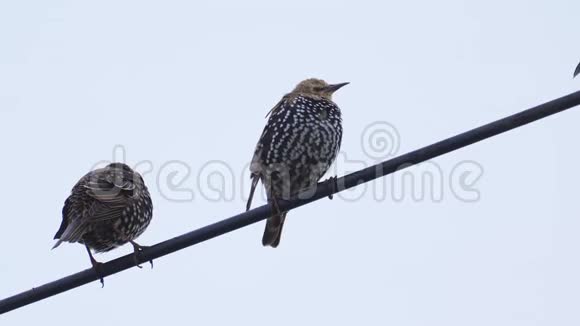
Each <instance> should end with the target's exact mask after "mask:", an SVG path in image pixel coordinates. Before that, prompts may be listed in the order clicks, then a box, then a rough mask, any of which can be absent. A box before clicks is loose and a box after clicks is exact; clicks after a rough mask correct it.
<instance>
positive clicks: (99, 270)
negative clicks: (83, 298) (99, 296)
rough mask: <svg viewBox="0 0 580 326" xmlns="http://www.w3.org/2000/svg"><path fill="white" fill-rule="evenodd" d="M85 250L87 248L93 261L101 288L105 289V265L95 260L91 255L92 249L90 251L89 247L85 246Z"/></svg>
mask: <svg viewBox="0 0 580 326" xmlns="http://www.w3.org/2000/svg"><path fill="white" fill-rule="evenodd" d="M85 248H87V252H88V253H89V258H90V259H91V265H93V270H94V271H95V273H96V274H97V277H98V278H99V280H100V281H101V288H104V287H105V280H104V279H103V278H104V276H103V274H104V272H103V263H99V262H98V261H96V260H95V258H94V257H93V254H92V253H91V249H89V247H88V246H85Z"/></svg>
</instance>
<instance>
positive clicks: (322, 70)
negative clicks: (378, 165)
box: [0, 0, 580, 326]
mask: <svg viewBox="0 0 580 326" xmlns="http://www.w3.org/2000/svg"><path fill="white" fill-rule="evenodd" d="M578 12H580V3H579V2H578V1H572V0H569V1H564V0H561V1H523V0H519V1H507V2H506V1H496V0H493V1H486V2H482V1H479V2H474V1H408V2H400V1H397V2H394V1H392V2H386V1H383V2H379V1H376V2H371V1H358V2H356V3H354V2H346V1H337V0H333V1H319V2H312V1H303V0H295V1H291V2H287V3H286V4H281V3H275V2H272V1H243V2H242V1H239V2H234V1H211V2H210V1H197V2H190V1H165V2H149V1H125V2H122V3H120V2H117V1H99V2H88V1H84V2H82V1H3V2H1V3H0V44H1V50H0V137H1V139H2V140H1V141H0V144H1V151H2V160H0V171H1V178H2V183H1V184H2V187H0V198H1V200H0V202H1V203H2V218H1V219H0V248H2V249H1V252H2V258H1V259H0V275H1V277H0V278H1V282H0V297H6V296H9V295H12V294H15V293H18V292H20V291H24V290H28V289H30V288H32V287H33V286H38V285H41V284H44V283H46V282H49V281H52V280H55V279H57V278H60V277H63V276H66V275H69V274H71V273H74V272H78V271H80V270H82V269H85V268H88V267H90V262H89V259H88V257H87V254H86V252H85V250H84V248H83V247H82V246H81V245H79V244H64V245H62V246H60V247H59V248H58V249H55V250H52V251H51V250H50V248H51V247H52V245H53V244H54V240H52V238H53V236H54V233H55V232H56V230H57V229H58V227H59V224H60V221H61V215H60V214H61V208H62V204H63V202H64V200H65V198H66V197H67V195H68V194H69V192H70V189H71V187H72V186H73V185H74V184H75V182H76V181H77V180H78V179H79V178H80V177H81V176H82V175H83V174H85V173H86V172H88V171H89V170H91V169H93V168H94V167H95V166H97V165H99V164H102V162H103V161H110V160H117V161H120V160H125V161H126V162H127V163H128V164H130V165H131V166H137V167H138V169H139V170H140V171H142V172H143V173H144V177H145V181H146V183H147V184H148V186H149V188H150V191H151V194H152V197H153V201H154V218H153V221H152V223H151V225H150V226H149V229H148V230H147V231H146V232H145V233H144V234H143V235H142V236H141V237H140V238H139V242H140V243H141V244H143V245H148V244H154V243H157V242H160V241H163V240H166V239H168V238H170V237H173V236H176V235H179V234H182V233H185V232H188V231H191V230H194V229H196V228H199V227H202V226H204V225H207V224H209V223H212V222H215V221H218V220H220V219H223V218H226V217H229V216H231V215H234V214H236V213H239V212H241V211H243V209H244V208H245V198H246V196H247V188H249V183H248V174H247V168H248V163H249V161H250V159H251V157H252V152H253V149H254V146H255V144H256V141H257V139H258V137H259V135H260V133H261V131H262V128H263V126H264V124H265V120H264V116H265V114H266V113H267V112H268V111H269V110H270V109H271V108H272V106H273V105H274V104H275V103H276V102H277V101H278V100H279V98H280V97H281V96H282V95H283V94H284V93H286V92H288V91H290V90H291V89H292V88H293V87H294V86H295V84H296V83H297V82H299V81H300V80H302V79H305V78H308V77H319V78H323V79H325V80H327V81H328V82H345V81H348V82H351V84H350V85H348V86H347V87H344V88H343V89H341V90H340V91H339V92H337V94H336V96H335V101H336V102H337V103H338V105H339V106H340V107H341V109H342V112H343V118H344V137H343V143H342V150H341V151H342V153H341V156H340V157H339V159H338V160H337V165H336V169H335V171H337V173H338V174H339V175H342V174H344V173H347V172H349V171H353V170H356V169H359V168H361V167H363V166H365V165H370V164H373V163H375V162H377V161H378V160H382V159H385V158H388V157H390V156H392V155H396V154H402V153H405V152H407V151H410V150H413V149H416V148H419V147H421V146H424V145H428V144H430V143H432V142H435V141H437V140H440V139H442V138H445V137H448V136H451V135H454V134H457V133H459V132H463V131H465V130H468V129H470V128H473V127H476V126H478V125H481V124H484V123H487V122H490V121H493V120H495V119H498V118H501V117H504V116H507V115H509V114H512V113H515V112H518V111H520V110H523V109H526V108H528V107H531V106H534V105H537V104H540V103H543V102H545V101H548V100H551V99H553V98H557V97H560V96H562V95H566V94H568V93H570V92H572V91H575V90H577V89H579V88H580V80H573V79H572V78H571V77H572V72H573V70H574V68H575V67H576V64H577V63H578V61H579V60H580V42H578V31H579V30H580V20H579V19H578ZM579 123H580V110H579V109H573V110H570V111H568V112H564V113H562V114H559V115H556V116H553V117H550V118H548V119H545V120H542V121H540V122H537V123H534V124H532V125H528V126H525V127H523V128H520V129H518V130H516V131H513V132H509V133H507V134H504V135H500V136H498V137H495V138H493V139H491V140H487V141H484V142H482V143H479V144H476V145H473V146H470V147H469V148H466V149H462V150H459V151H456V152H453V153H451V154H448V155H446V156H444V157H440V158H437V159H435V160H433V161H432V162H430V163H428V164H424V165H423V166H421V167H418V168H414V169H411V170H409V171H410V172H412V173H410V174H407V175H408V176H409V177H408V178H403V177H402V176H403V174H399V176H395V177H391V178H387V179H384V180H382V181H380V182H377V183H372V184H369V185H368V186H367V187H366V188H361V189H357V190H354V191H352V192H348V193H346V194H343V195H341V196H339V197H336V198H335V200H334V201H329V200H322V201H319V202H316V203H314V204H312V205H309V206H307V207H303V208H300V209H298V210H296V211H293V212H291V213H290V214H289V215H288V216H289V218H288V220H287V223H286V226H285V227H284V233H283V236H282V242H281V245H280V247H279V248H277V249H270V248H263V247H262V246H261V237H262V231H263V227H264V225H263V223H258V224H256V225H253V226H251V227H247V228H244V229H242V230H239V231H236V232H233V233H231V234H228V235H226V236H223V237H220V238H217V239H214V240H211V241H208V242H205V243H202V244H200V245H198V246H195V247H191V248H188V249H186V250H183V251H180V252H178V253H175V254H172V255H170V256H167V257H163V258H161V259H158V260H157V261H155V267H154V269H152V270H151V269H149V268H148V266H147V265H145V266H144V267H145V268H143V269H137V268H134V269H131V270H128V271H125V272H122V273H120V274H117V275H114V276H112V277H108V278H106V279H105V288H104V289H101V287H100V284H99V283H98V282H94V283H91V284H88V285H85V286H83V287H80V288H77V289H74V290H72V291H69V292H66V293H63V294H60V295H57V296H55V297H52V298H49V299H47V300H43V301H41V302H38V303H35V304H32V305H30V306H27V307H24V308H22V309H19V310H17V311H13V312H10V313H8V314H6V315H4V316H1V317H0V320H1V321H2V325H36V324H39V323H43V324H46V325H49V324H50V325H53V324H54V325H56V324H59V325H79V324H81V325H83V326H92V325H112V324H115V325H159V324H161V323H165V324H183V323H194V324H198V325H225V324H233V323H235V324H240V325H246V324H247V325H254V326H258V325H278V326H280V325H297V324H307V325H308V324H331V325H353V324H355V323H356V324H363V325H445V326H450V325H462V326H463V325H510V326H511V325H578V324H579V323H580V315H579V314H578V306H579V305H580V280H579V278H578V275H580V263H579V261H580V260H579V259H578V257H579V252H580V237H578V230H579V229H580V217H579V214H580V204H579V200H578V184H579V182H580V176H579V172H578V166H579V163H580V162H579V161H580V155H579V154H578V150H577V149H578V143H577V139H578V130H579V129H578V124H579ZM413 178H415V181H416V182H415V184H414V187H412V186H409V185H408V184H407V185H406V184H405V182H406V181H405V180H407V181H408V180H411V183H412V181H413V180H412V179H413ZM421 178H425V180H432V181H433V182H431V183H430V182H426V183H424V184H421V182H418V180H421ZM220 189H223V191H221V190H220ZM262 203H264V201H263V200H262V199H260V200H257V201H256V202H255V205H260V204H262ZM131 251H132V248H131V246H125V247H122V248H120V249H118V250H115V251H113V252H110V253H107V254H103V255H96V258H97V259H98V260H99V261H103V262H104V261H108V260H110V259H113V258H115V257H119V256H121V255H124V254H127V253H129V252H131Z"/></svg>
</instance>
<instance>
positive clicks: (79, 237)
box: [53, 163, 153, 285]
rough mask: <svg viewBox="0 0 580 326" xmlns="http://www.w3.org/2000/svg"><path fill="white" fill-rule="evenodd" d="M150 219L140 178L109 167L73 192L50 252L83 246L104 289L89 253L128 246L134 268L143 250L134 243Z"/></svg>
mask: <svg viewBox="0 0 580 326" xmlns="http://www.w3.org/2000/svg"><path fill="white" fill-rule="evenodd" d="M152 216H153V204H152V202H151V197H150V195H149V191H148V190H147V186H146V185H145V182H144V180H143V178H142V177H141V175H140V174H139V173H137V172H135V171H133V170H132V169H131V168H130V167H129V166H127V165H126V164H123V163H112V164H109V165H108V166H106V167H105V168H102V169H97V170H94V171H91V172H89V173H87V174H86V175H85V176H83V177H82V178H81V179H80V180H79V181H78V182H77V184H76V185H75V186H74V187H73V188H72V191H71V194H70V196H69V197H68V198H67V199H66V201H65V203H64V207H63V208H62V223H61V225H60V228H59V229H58V231H57V232H56V234H55V236H54V239H58V241H57V242H56V244H55V245H54V247H53V249H54V248H56V247H58V246H59V245H60V244H61V243H62V242H71V243H74V242H77V243H80V244H83V245H85V247H86V249H87V251H88V253H89V257H90V259H91V264H92V265H93V268H94V269H95V271H96V272H97V275H99V278H100V280H101V284H103V285H104V281H103V276H102V275H101V263H99V262H97V261H96V260H95V259H94V257H93V255H92V253H91V249H92V250H93V251H94V252H96V253H99V252H106V251H109V250H112V249H114V248H116V247H119V246H122V245H124V244H126V243H128V242H130V243H131V244H132V245H133V249H134V251H135V259H136V264H137V261H138V256H139V254H140V252H141V250H142V249H143V248H144V247H142V246H140V245H139V244H137V243H136V242H135V241H134V240H135V239H136V238H137V237H139V236H140V235H141V234H142V233H143V232H144V231H145V229H146V228H147V226H148V225H149V223H150V222H151V218H152ZM151 264H153V263H152V262H151ZM137 266H138V264H137ZM152 266H153V265H152Z"/></svg>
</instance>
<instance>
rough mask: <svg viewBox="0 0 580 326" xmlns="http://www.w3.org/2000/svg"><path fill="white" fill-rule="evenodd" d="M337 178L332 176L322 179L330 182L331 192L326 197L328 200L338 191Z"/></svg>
mask: <svg viewBox="0 0 580 326" xmlns="http://www.w3.org/2000/svg"><path fill="white" fill-rule="evenodd" d="M337 180H338V177H337V176H332V177H330V178H328V179H326V181H324V183H330V190H331V194H330V195H328V199H330V200H332V199H333V198H334V197H333V194H334V193H335V192H337V191H338V183H337Z"/></svg>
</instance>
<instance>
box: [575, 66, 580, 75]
mask: <svg viewBox="0 0 580 326" xmlns="http://www.w3.org/2000/svg"><path fill="white" fill-rule="evenodd" d="M579 74H580V63H579V64H578V67H576V70H575V71H574V77H576V76H578V75H579Z"/></svg>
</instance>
